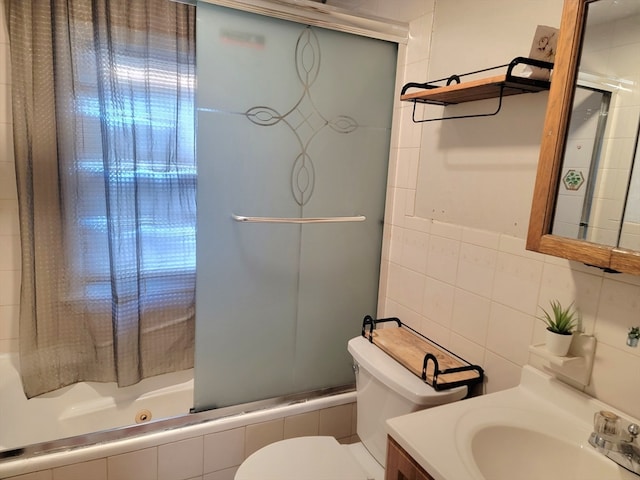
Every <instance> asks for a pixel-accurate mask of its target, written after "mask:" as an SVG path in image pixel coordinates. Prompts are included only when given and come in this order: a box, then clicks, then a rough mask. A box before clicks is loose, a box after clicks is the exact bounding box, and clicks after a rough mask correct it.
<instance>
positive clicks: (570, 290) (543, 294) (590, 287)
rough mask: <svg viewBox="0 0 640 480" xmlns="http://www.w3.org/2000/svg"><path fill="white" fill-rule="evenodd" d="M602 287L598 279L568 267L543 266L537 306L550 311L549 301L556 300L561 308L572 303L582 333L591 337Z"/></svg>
mask: <svg viewBox="0 0 640 480" xmlns="http://www.w3.org/2000/svg"><path fill="white" fill-rule="evenodd" d="M601 287H602V276H600V275H591V274H588V273H583V272H578V271H575V270H572V269H571V268H568V266H560V265H555V264H548V263H545V264H544V267H543V272H542V282H541V283H540V296H539V298H538V305H539V306H540V307H542V308H544V309H545V310H547V311H550V302H551V300H558V301H559V302H560V303H561V304H562V305H563V306H564V307H568V306H569V305H570V304H571V302H574V306H575V307H576V308H577V309H578V311H579V314H580V318H581V321H582V328H583V330H582V331H584V332H585V333H589V334H593V331H594V328H595V322H596V315H597V312H598V305H599V298H600V289H601ZM540 313H542V312H540Z"/></svg>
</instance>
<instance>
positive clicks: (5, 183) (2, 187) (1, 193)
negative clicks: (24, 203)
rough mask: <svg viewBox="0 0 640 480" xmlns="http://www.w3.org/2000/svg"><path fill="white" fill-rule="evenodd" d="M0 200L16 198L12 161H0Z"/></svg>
mask: <svg viewBox="0 0 640 480" xmlns="http://www.w3.org/2000/svg"><path fill="white" fill-rule="evenodd" d="M0 200H14V201H16V202H17V200H18V191H17V189H16V170H15V167H14V165H13V162H0Z"/></svg>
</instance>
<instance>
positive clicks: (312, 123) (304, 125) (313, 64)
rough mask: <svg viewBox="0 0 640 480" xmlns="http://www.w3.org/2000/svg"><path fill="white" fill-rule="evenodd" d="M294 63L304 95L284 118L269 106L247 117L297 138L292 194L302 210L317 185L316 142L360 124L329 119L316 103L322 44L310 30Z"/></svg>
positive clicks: (345, 117) (302, 37)
mask: <svg viewBox="0 0 640 480" xmlns="http://www.w3.org/2000/svg"><path fill="white" fill-rule="evenodd" d="M295 61H296V72H297V74H298V78H299V79H300V83H301V84H302V86H303V91H302V95H301V96H300V98H299V99H298V101H297V102H296V103H295V105H294V106H293V107H292V108H291V109H289V111H287V112H286V113H284V114H280V113H279V112H278V111H276V110H275V109H273V108H271V107H267V106H257V107H252V108H250V109H249V110H247V111H246V112H245V116H246V117H247V118H248V119H249V120H250V121H251V122H253V123H255V124H256V125H260V126H262V127H270V126H273V125H276V124H278V123H280V122H284V123H285V124H286V125H287V126H288V127H289V128H290V129H291V131H292V132H293V134H294V135H295V136H296V138H297V140H298V143H299V144H300V149H301V151H300V153H299V154H298V157H297V158H296V160H295V162H294V164H293V168H292V170H291V193H292V195H293V197H294V199H295V201H296V202H297V204H298V205H300V206H302V205H305V204H306V203H307V202H308V201H309V199H310V198H311V195H312V194H313V188H314V184H315V170H314V167H313V161H312V159H311V157H310V156H309V153H308V148H309V145H310V144H311V142H312V141H313V139H314V138H315V137H316V135H318V133H320V131H322V130H323V129H325V128H327V127H329V128H331V129H332V130H334V131H335V132H338V133H344V134H346V133H351V132H353V131H354V130H356V129H357V128H358V123H357V122H356V120H355V119H353V118H352V117H349V116H348V115H338V116H336V117H335V118H332V119H327V118H326V117H325V116H324V115H322V113H321V112H320V110H319V109H318V107H317V106H316V105H315V103H314V101H313V97H312V95H311V86H312V85H313V83H314V82H315V81H316V79H317V78H318V73H319V72H320V42H319V41H318V37H317V36H316V34H315V33H314V31H313V30H312V29H311V27H307V28H305V29H304V30H303V31H302V33H301V34H300V36H299V37H298V41H297V43H296V49H295Z"/></svg>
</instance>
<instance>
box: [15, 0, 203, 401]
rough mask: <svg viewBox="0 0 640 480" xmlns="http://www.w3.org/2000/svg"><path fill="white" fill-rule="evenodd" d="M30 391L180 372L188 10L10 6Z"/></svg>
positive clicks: (159, 3)
mask: <svg viewBox="0 0 640 480" xmlns="http://www.w3.org/2000/svg"><path fill="white" fill-rule="evenodd" d="M9 19H10V29H9V30H10V41H11V55H12V72H13V85H14V88H13V106H14V117H15V118H14V137H15V141H14V143H15V153H16V155H15V157H16V173H17V177H18V190H19V203H20V222H21V238H22V247H23V259H24V261H23V269H22V278H23V289H22V297H21V319H20V357H21V373H22V376H23V383H24V387H25V392H26V393H27V396H33V395H38V394H40V393H43V392H46V391H49V390H52V389H55V388H59V387H61V386H64V385H67V384H70V383H74V382H77V381H86V380H92V381H117V382H118V384H119V385H121V386H125V385H130V384H132V383H135V382H137V381H139V380H141V379H142V378H145V377H148V376H152V375H157V374H161V373H165V372H169V371H174V370H180V369H184V368H189V367H191V366H192V365H193V335H194V325H193V323H194V310H195V305H194V297H195V183H196V167H195V158H194V123H195V120H194V88H195V60H194V59H195V44H194V42H195V8H194V7H192V6H188V5H184V4H179V3H174V2H171V1H169V0H136V1H134V2H130V1H126V0H64V1H62V0H53V1H49V0H46V1H45V0H34V1H30V2H22V1H13V0H12V1H10V2H9Z"/></svg>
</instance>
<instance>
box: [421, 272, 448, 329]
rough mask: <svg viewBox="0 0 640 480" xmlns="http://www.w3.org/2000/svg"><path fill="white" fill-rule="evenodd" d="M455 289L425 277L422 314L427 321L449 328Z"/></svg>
mask: <svg viewBox="0 0 640 480" xmlns="http://www.w3.org/2000/svg"><path fill="white" fill-rule="evenodd" d="M454 292H455V287H454V286H453V285H451V284H448V283H445V282H441V281H440V280H436V279H435V278H432V277H426V279H425V289H424V300H423V304H422V314H423V315H424V316H425V317H426V318H427V319H429V320H431V321H434V322H436V323H439V324H440V325H442V326H444V327H447V328H451V319H452V317H453V297H454Z"/></svg>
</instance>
